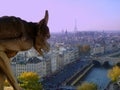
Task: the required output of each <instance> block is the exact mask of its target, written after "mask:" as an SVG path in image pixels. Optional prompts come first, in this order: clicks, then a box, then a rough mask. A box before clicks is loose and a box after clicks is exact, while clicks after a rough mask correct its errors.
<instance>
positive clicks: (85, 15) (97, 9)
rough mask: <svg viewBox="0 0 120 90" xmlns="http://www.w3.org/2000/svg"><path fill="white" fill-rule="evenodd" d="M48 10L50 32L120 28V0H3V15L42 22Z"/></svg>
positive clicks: (0, 4)
mask: <svg viewBox="0 0 120 90" xmlns="http://www.w3.org/2000/svg"><path fill="white" fill-rule="evenodd" d="M45 10H48V11H49V23H48V26H49V28H50V31H51V32H61V31H62V30H64V31H65V30H68V31H70V32H72V31H73V30H74V27H75V25H76V26H77V30H79V31H90V30H93V31H94V30H100V31H103V30H104V31H109V30H110V31H111V30H118V31H119V30H120V0H51V1H48V0H44V1H40V0H36V1H35V0H31V1H29V0H19V1H16V0H9V1H8V0H2V1H1V2H0V17H1V16H4V15H7V16H17V17H20V18H22V19H24V20H26V21H32V22H39V21H40V20H41V19H42V18H43V17H44V12H45Z"/></svg>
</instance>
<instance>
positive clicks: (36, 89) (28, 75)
mask: <svg viewBox="0 0 120 90" xmlns="http://www.w3.org/2000/svg"><path fill="white" fill-rule="evenodd" d="M39 79H40V77H39V75H38V74H37V73H34V72H24V73H22V74H21V75H20V76H19V77H18V80H19V81H20V82H21V84H20V86H21V87H23V88H25V90H42V85H41V84H40V83H39Z"/></svg>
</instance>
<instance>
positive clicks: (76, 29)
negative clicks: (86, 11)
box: [74, 19, 78, 39]
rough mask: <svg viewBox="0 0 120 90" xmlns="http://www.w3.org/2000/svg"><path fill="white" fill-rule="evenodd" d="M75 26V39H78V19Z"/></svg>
mask: <svg viewBox="0 0 120 90" xmlns="http://www.w3.org/2000/svg"><path fill="white" fill-rule="evenodd" d="M74 23H75V26H74V38H75V39H77V37H78V33H77V31H78V28H77V20H76V19H75V22H74Z"/></svg>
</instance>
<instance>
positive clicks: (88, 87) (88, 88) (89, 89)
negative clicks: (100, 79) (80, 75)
mask: <svg viewBox="0 0 120 90" xmlns="http://www.w3.org/2000/svg"><path fill="white" fill-rule="evenodd" d="M77 90H97V85H96V84H94V83H87V82H86V83H83V84H82V85H80V86H78V87H77Z"/></svg>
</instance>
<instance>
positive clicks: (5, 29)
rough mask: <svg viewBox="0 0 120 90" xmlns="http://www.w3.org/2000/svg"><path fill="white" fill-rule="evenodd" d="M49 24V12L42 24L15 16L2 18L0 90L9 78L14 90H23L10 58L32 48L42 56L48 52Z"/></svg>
mask: <svg viewBox="0 0 120 90" xmlns="http://www.w3.org/2000/svg"><path fill="white" fill-rule="evenodd" d="M47 23H48V11H47V10H46V12H45V17H44V18H43V19H42V20H41V21H40V22H38V23H37V22H27V21H25V20H22V19H20V18H18V17H14V16H3V17H1V18H0V90H3V88H4V81H5V79H6V78H7V80H8V81H9V83H10V84H11V85H12V87H13V88H14V90H23V89H22V88H21V87H19V85H18V83H17V80H16V79H15V77H14V75H13V72H12V69H11V66H10V58H11V57H14V56H15V55H16V54H17V52H19V51H25V50H29V49H31V48H32V47H33V48H35V49H36V51H38V53H39V54H40V55H42V54H43V52H48V51H49V48H50V45H49V44H48V43H47V40H48V39H49V38H50V32H49V27H48V26H47Z"/></svg>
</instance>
